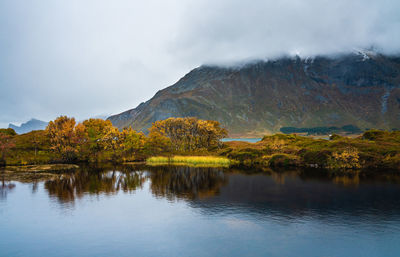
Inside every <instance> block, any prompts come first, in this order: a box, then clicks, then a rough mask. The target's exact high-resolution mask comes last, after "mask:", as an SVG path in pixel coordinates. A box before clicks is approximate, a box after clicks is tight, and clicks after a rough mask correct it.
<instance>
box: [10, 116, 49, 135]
mask: <svg viewBox="0 0 400 257" xmlns="http://www.w3.org/2000/svg"><path fill="white" fill-rule="evenodd" d="M46 126H47V122H45V121H41V120H37V119H31V120H29V121H27V122H25V123H22V124H21V126H16V125H14V124H12V123H10V124H9V125H8V127H9V128H12V129H14V130H15V132H17V133H18V134H24V133H28V132H31V131H32V130H41V129H45V128H46Z"/></svg>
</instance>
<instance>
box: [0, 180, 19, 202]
mask: <svg viewBox="0 0 400 257" xmlns="http://www.w3.org/2000/svg"><path fill="white" fill-rule="evenodd" d="M14 188H15V184H14V183H10V182H6V181H5V180H4V178H2V179H1V184H0V200H2V199H7V194H8V193H9V192H11V191H13V190H14Z"/></svg>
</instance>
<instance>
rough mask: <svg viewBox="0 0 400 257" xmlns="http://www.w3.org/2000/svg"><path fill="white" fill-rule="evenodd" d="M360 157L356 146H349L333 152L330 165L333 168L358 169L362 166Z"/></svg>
mask: <svg viewBox="0 0 400 257" xmlns="http://www.w3.org/2000/svg"><path fill="white" fill-rule="evenodd" d="M359 158H360V157H359V152H358V150H357V149H356V148H347V149H345V150H343V151H342V152H333V153H332V156H331V158H330V159H329V162H328V166H329V168H333V169H358V168H360V167H361V165H360V162H359Z"/></svg>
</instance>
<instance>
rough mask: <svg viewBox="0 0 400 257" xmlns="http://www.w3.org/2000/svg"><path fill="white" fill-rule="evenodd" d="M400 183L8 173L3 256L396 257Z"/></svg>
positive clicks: (156, 172)
mask: <svg viewBox="0 0 400 257" xmlns="http://www.w3.org/2000/svg"><path fill="white" fill-rule="evenodd" d="M0 178H1V175H0ZM399 181H400V179H399V178H398V177H396V176H389V175H382V176H379V177H372V178H371V177H361V176H358V175H354V176H351V177H343V176H342V177H340V176H339V177H338V176H333V175H326V176H323V177H320V176H316V175H315V174H313V173H312V172H309V171H285V172H282V171H281V172H272V171H270V172H267V173H255V172H253V171H242V170H238V169H219V168H201V169H200V168H187V167H157V168H155V167H135V166H124V167H108V168H82V169H80V170H77V171H75V172H70V173H66V174H59V175H58V176H57V177H56V178H54V179H52V180H48V181H40V180H38V181H29V180H28V181H26V180H22V181H6V180H4V179H3V181H1V182H0V189H1V191H0V232H1V233H0V256H400V184H398V183H399Z"/></svg>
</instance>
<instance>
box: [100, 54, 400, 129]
mask: <svg viewBox="0 0 400 257" xmlns="http://www.w3.org/2000/svg"><path fill="white" fill-rule="evenodd" d="M187 116H195V117H198V118H201V119H212V120H218V121H220V122H221V123H222V125H223V126H224V127H225V128H227V129H228V130H229V131H230V136H260V135H263V134H267V133H272V132H278V131H279V130H280V128H282V127H298V128H307V127H320V126H336V127H341V126H345V125H353V126H356V127H359V128H361V129H366V128H382V129H392V128H400V57H394V56H384V55H381V54H377V53H372V52H358V53H350V54H346V55H340V56H336V57H324V56H319V57H315V58H306V59H302V58H299V57H293V58H290V57H285V58H281V59H277V60H271V61H258V62H253V63H248V64H246V65H242V66H240V67H218V66H201V67H199V68H196V69H194V70H192V71H191V72H189V73H188V74H187V75H185V76H184V77H183V78H182V79H180V80H179V81H178V82H177V83H176V84H174V85H172V86H170V87H167V88H165V89H163V90H161V91H159V92H157V93H156V94H155V96H154V97H153V98H151V99H150V100H149V101H147V102H145V103H141V104H140V105H139V106H138V107H136V108H135V109H131V110H128V111H126V112H123V113H121V114H117V115H114V116H111V117H109V118H108V119H109V120H111V122H112V123H113V124H114V125H115V126H117V127H119V128H123V127H127V126H132V127H133V128H134V129H136V130H142V131H145V132H147V128H148V127H149V126H151V123H152V122H154V121H156V120H161V119H165V118H168V117H187Z"/></svg>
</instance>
